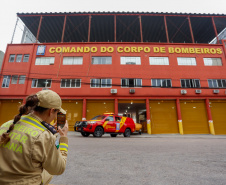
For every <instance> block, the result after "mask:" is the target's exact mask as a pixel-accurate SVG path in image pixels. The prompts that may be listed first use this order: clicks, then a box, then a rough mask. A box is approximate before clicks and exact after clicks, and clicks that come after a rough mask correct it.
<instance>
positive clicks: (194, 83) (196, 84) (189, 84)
mask: <svg viewBox="0 0 226 185" xmlns="http://www.w3.org/2000/svg"><path fill="white" fill-rule="evenodd" d="M180 83H181V87H182V88H200V87H201V86H200V80H198V79H181V80H180Z"/></svg>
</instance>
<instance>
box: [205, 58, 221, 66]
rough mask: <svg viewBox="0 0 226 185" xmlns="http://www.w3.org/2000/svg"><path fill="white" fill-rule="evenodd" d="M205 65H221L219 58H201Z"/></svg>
mask: <svg viewBox="0 0 226 185" xmlns="http://www.w3.org/2000/svg"><path fill="white" fill-rule="evenodd" d="M203 60H204V65H205V66H222V61H221V58H203Z"/></svg>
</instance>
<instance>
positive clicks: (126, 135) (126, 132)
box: [123, 128, 131, 137]
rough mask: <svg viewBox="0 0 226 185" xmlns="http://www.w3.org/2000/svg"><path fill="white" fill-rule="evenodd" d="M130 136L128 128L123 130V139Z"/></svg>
mask: <svg viewBox="0 0 226 185" xmlns="http://www.w3.org/2000/svg"><path fill="white" fill-rule="evenodd" d="M130 134H131V132H130V129H129V128H127V129H126V130H125V132H124V133H123V135H124V137H130Z"/></svg>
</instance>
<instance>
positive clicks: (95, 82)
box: [91, 79, 112, 87]
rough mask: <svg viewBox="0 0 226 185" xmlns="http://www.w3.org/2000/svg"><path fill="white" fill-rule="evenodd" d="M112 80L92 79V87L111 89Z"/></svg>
mask: <svg viewBox="0 0 226 185" xmlns="http://www.w3.org/2000/svg"><path fill="white" fill-rule="evenodd" d="M111 84H112V83H111V79H91V87H111Z"/></svg>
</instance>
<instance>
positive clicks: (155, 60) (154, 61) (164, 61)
mask: <svg viewBox="0 0 226 185" xmlns="http://www.w3.org/2000/svg"><path fill="white" fill-rule="evenodd" d="M149 63H150V65H169V58H168V57H149Z"/></svg>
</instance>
